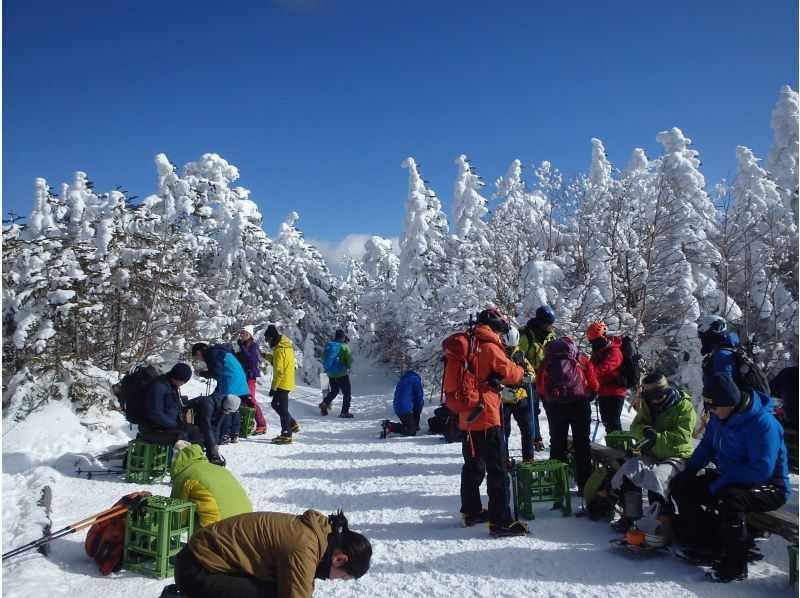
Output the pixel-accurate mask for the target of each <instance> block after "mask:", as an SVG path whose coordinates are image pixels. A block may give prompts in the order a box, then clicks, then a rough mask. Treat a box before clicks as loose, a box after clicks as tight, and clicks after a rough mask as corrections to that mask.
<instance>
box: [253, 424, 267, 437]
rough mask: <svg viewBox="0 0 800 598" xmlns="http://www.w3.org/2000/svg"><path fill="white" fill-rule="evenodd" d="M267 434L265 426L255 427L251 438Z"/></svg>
mask: <svg viewBox="0 0 800 598" xmlns="http://www.w3.org/2000/svg"><path fill="white" fill-rule="evenodd" d="M266 433H267V426H257V427H256V429H255V430H253V434H252V435H253V436H261V435H262V434H266Z"/></svg>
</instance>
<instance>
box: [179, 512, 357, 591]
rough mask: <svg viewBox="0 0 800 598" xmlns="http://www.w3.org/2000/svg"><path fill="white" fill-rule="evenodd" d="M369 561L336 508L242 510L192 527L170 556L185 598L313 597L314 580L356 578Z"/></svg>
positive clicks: (354, 533)
mask: <svg viewBox="0 0 800 598" xmlns="http://www.w3.org/2000/svg"><path fill="white" fill-rule="evenodd" d="M371 559H372V546H371V545H370V543H369V540H367V538H366V537H364V536H363V535H362V534H359V533H358V532H354V531H352V530H350V528H349V527H348V523H347V517H345V516H344V514H343V513H342V512H341V511H339V512H338V513H335V514H332V515H330V516H328V517H326V516H325V515H323V514H322V513H319V512H318V511H314V510H311V509H309V510H308V511H306V512H305V513H303V514H302V515H289V514H286V513H269V512H257V513H244V514H242V515H237V516H235V517H229V518H227V519H223V520H222V521H219V522H217V523H214V524H212V525H209V526H207V527H203V528H201V529H198V530H197V531H195V533H194V534H193V535H192V537H191V538H190V539H189V543H188V544H187V545H186V546H184V547H183V549H182V550H181V551H180V552H179V553H178V555H177V556H176V557H175V585H176V586H177V589H178V590H179V591H180V594H181V595H185V596H189V597H190V598H229V597H230V596H235V597H236V598H262V597H266V596H276V597H278V598H311V596H312V594H313V592H314V580H315V579H345V580H347V579H358V578H359V577H361V576H363V575H364V574H366V572H367V571H368V570H369V566H370V560H371Z"/></svg>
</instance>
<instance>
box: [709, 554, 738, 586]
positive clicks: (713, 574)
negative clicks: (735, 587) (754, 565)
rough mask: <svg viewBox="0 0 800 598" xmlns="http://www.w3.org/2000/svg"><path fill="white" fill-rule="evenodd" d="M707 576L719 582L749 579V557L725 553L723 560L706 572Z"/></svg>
mask: <svg viewBox="0 0 800 598" xmlns="http://www.w3.org/2000/svg"><path fill="white" fill-rule="evenodd" d="M737 552H739V551H737ZM706 576H707V577H708V578H709V579H710V580H711V581H715V582H719V583H728V582H731V581H740V580H743V579H747V557H746V556H744V557H742V556H741V555H739V554H736V555H734V554H731V555H725V556H724V557H723V558H722V559H721V560H719V561H717V562H716V563H714V566H713V568H712V569H711V571H709V572H708V573H706Z"/></svg>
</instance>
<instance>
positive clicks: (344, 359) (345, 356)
mask: <svg viewBox="0 0 800 598" xmlns="http://www.w3.org/2000/svg"><path fill="white" fill-rule="evenodd" d="M339 361H340V362H341V363H343V364H344V365H346V366H347V369H346V370H344V371H342V372H340V373H338V374H328V377H329V378H344V377H345V376H349V375H350V366H351V365H353V352H352V351H351V350H350V345H348V344H347V343H342V348H341V349H339Z"/></svg>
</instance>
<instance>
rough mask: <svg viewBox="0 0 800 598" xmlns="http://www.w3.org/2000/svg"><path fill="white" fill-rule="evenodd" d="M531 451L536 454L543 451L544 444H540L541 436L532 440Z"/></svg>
mask: <svg viewBox="0 0 800 598" xmlns="http://www.w3.org/2000/svg"><path fill="white" fill-rule="evenodd" d="M533 450H534V451H536V452H537V453H538V452H541V451H543V450H544V442H542V437H541V436H537V437H536V438H534V439H533Z"/></svg>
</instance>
